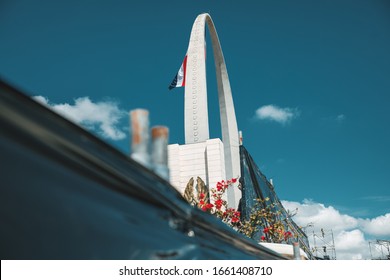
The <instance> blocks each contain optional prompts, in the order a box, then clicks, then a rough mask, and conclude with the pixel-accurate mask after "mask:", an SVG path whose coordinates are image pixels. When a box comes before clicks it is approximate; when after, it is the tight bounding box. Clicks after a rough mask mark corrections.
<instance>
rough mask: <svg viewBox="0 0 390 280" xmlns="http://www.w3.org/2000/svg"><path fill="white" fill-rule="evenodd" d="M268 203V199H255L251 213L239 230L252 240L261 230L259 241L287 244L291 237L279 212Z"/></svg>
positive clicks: (272, 204) (273, 205)
mask: <svg viewBox="0 0 390 280" xmlns="http://www.w3.org/2000/svg"><path fill="white" fill-rule="evenodd" d="M268 201H269V198H268V197H267V198H265V199H264V200H261V199H256V204H255V207H254V209H252V211H251V214H250V216H249V220H246V221H244V222H243V223H242V227H241V228H240V230H241V232H242V233H243V234H245V235H246V236H248V237H250V238H254V236H255V233H256V232H258V231H259V229H262V232H261V234H262V235H261V237H260V241H262V242H274V243H283V242H287V241H288V240H289V239H290V238H291V237H293V235H292V233H291V232H290V231H288V230H287V227H286V225H285V220H284V218H283V217H282V214H281V212H280V210H276V206H275V204H274V203H269V202H268Z"/></svg>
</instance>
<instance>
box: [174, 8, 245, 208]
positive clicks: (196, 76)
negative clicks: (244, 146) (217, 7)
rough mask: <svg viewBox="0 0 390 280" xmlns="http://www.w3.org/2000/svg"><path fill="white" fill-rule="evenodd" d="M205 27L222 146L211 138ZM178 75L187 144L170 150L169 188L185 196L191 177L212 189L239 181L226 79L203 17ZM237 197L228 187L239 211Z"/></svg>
mask: <svg viewBox="0 0 390 280" xmlns="http://www.w3.org/2000/svg"><path fill="white" fill-rule="evenodd" d="M206 23H207V26H208V29H209V33H210V37H211V43H212V48H213V54H214V61H215V68H216V76H217V84H218V100H219V110H220V119H221V130H222V141H221V140H220V139H210V137H209V123H208V109H207V84H206V58H205V56H206V54H205V28H206ZM179 72H180V71H179ZM180 74H181V76H180V77H179V79H180V82H181V85H184V84H185V97H184V99H185V101H184V103H185V104H184V124H185V129H184V130H185V144H184V145H179V144H172V145H169V147H168V161H169V162H168V164H169V169H170V181H171V183H172V185H174V186H175V187H176V188H177V189H178V190H179V191H180V192H181V193H183V192H184V188H185V186H186V184H187V183H188V181H189V180H190V179H191V178H192V177H194V178H196V177H197V176H199V177H200V178H202V179H203V180H204V181H205V182H206V184H207V185H208V186H209V187H215V184H216V183H217V182H218V181H221V180H229V179H231V178H238V177H240V175H241V174H240V173H241V171H240V151H239V134H238V128H237V121H236V114H235V111H234V104H233V98H232V92H231V88H230V82H229V77H228V73H227V68H226V64H225V59H224V56H223V53H222V49H221V45H220V42H219V39H218V35H217V31H216V29H215V26H214V23H213V21H212V19H211V17H210V15H209V14H207V13H205V14H201V15H199V16H198V17H197V18H196V20H195V22H194V24H193V27H192V31H191V36H190V41H189V45H188V50H187V54H186V57H185V59H184V61H183V65H182V68H181V73H180ZM175 82H177V79H176V80H175ZM181 85H180V86H181ZM174 86H175V85H173V86H172V87H174ZM176 86H177V85H176ZM240 198H241V193H240V190H239V189H238V188H229V190H228V192H227V200H228V203H229V206H231V207H235V208H237V206H238V203H239V200H240Z"/></svg>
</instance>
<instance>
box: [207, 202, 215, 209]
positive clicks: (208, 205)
mask: <svg viewBox="0 0 390 280" xmlns="http://www.w3.org/2000/svg"><path fill="white" fill-rule="evenodd" d="M213 207H214V205H213V204H211V203H207V204H206V208H207V209H211V208H213Z"/></svg>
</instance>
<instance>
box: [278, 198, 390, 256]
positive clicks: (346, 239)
mask: <svg viewBox="0 0 390 280" xmlns="http://www.w3.org/2000/svg"><path fill="white" fill-rule="evenodd" d="M282 203H283V205H284V207H285V208H286V209H289V210H290V211H291V210H294V209H296V208H298V212H297V214H296V215H295V216H294V217H293V219H294V221H295V222H296V223H297V224H298V225H300V226H302V227H306V226H307V225H309V224H312V225H313V224H314V228H312V227H307V232H308V237H309V241H310V244H311V246H313V245H314V237H313V236H314V234H313V232H315V233H316V234H317V233H319V234H317V236H320V235H321V233H320V230H321V229H324V230H325V231H326V230H328V231H329V230H332V232H333V237H334V243H335V249H336V256H337V259H369V258H370V257H371V255H370V250H369V241H370V239H369V238H368V236H370V238H372V239H378V238H381V237H382V238H383V237H384V238H387V239H388V238H389V237H390V213H387V214H385V215H382V216H379V217H375V218H373V219H361V218H357V217H352V216H350V215H346V214H342V213H340V211H339V210H337V209H335V208H334V207H333V206H325V205H324V204H322V203H317V202H314V201H311V200H304V201H303V202H302V203H300V202H294V201H282ZM328 241H329V240H328ZM317 246H320V244H319V241H318V240H317Z"/></svg>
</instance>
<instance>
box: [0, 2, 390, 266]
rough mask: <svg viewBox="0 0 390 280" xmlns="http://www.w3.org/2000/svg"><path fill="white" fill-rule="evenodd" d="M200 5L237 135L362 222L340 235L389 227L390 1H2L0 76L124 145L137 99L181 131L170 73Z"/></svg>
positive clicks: (259, 158) (213, 124)
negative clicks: (213, 35)
mask: <svg viewBox="0 0 390 280" xmlns="http://www.w3.org/2000/svg"><path fill="white" fill-rule="evenodd" d="M202 12H208V13H210V15H211V16H212V18H213V21H214V23H215V25H216V28H217V32H218V35H219V38H220V41H221V45H222V49H223V52H224V56H225V60H226V64H227V68H228V72H229V77H230V83H231V87H232V92H233V99H234V102H235V109H236V114H237V121H238V126H239V129H240V130H242V131H243V134H244V145H245V146H246V148H247V149H248V150H249V151H250V153H251V154H252V156H253V158H254V159H255V161H256V162H257V164H258V165H259V166H260V168H261V169H262V171H263V173H264V174H265V175H266V176H267V177H268V178H273V180H274V182H275V186H276V190H277V193H278V195H279V197H280V198H281V199H282V200H285V201H288V202H291V203H293V202H294V203H298V205H299V206H300V207H301V208H302V209H308V208H305V207H306V206H307V207H309V206H312V207H314V208H313V209H316V210H315V211H317V212H315V213H317V214H320V213H324V212H327V211H331V210H332V209H333V210H335V211H337V213H338V215H339V217H341V218H343V217H344V218H345V217H351V218H353V219H355V220H356V221H360V222H357V223H356V224H354V225H351V226H350V227H344V228H341V229H340V232H339V233H340V234H342V233H351V235H352V233H353V234H355V235H354V236H355V237H356V236H357V235H359V234H360V233H362V234H363V236H360V237H358V238H361V240H360V241H362V240H363V241H367V240H368V239H370V238H377V237H378V238H382V239H383V238H385V239H390V229H388V228H387V227H390V226H389V224H390V184H389V174H390V160H389V158H390V145H389V143H390V133H389V132H390V131H389V130H390V129H389V121H390V117H389V113H388V107H389V104H390V52H389V50H390V17H389V13H390V3H389V2H388V1H385V0H382V1H380V0H372V1H363V0H337V1H336V0H327V1H310V0H306V1H305V0H297V1H288V0H280V1H262V0H259V1H254V0H253V1H249V0H241V1H231V0H224V1H218V0H213V1H211V0H208V1H206V0H197V1H124V0H123V1H97V0H95V1H87V0H78V1H75V0H67V1H48V0H37V1H28V0H0V38H1V39H0V77H1V78H2V79H5V80H6V81H8V82H10V83H11V84H13V85H15V86H17V87H18V88H20V89H22V90H23V91H24V92H26V93H28V94H30V95H31V96H40V97H41V101H42V100H44V102H46V103H48V104H50V105H51V106H53V107H54V108H57V110H59V111H61V110H62V111H63V112H64V111H66V112H68V113H71V114H72V116H73V120H74V121H76V122H78V123H81V124H82V125H84V126H85V127H86V128H87V129H89V130H91V131H93V132H94V133H96V134H97V135H99V136H100V137H102V138H103V139H105V140H106V141H108V142H109V143H111V144H112V145H113V146H115V147H117V148H118V149H120V150H121V151H123V152H124V153H127V154H128V153H129V150H130V148H129V136H128V135H129V129H128V117H127V115H126V112H127V111H129V110H131V109H134V108H146V109H148V110H150V114H151V125H157V124H162V125H166V126H168V127H169V128H170V143H180V144H182V143H183V142H184V131H183V130H184V122H183V118H184V117H183V116H184V108H183V105H184V96H183V93H184V90H183V89H182V88H177V89H174V90H172V91H169V90H168V85H169V84H170V82H171V81H172V78H173V77H174V75H175V74H176V72H177V70H178V68H179V67H180V64H181V62H182V59H183V57H184V54H185V52H186V50H187V46H188V39H189V35H190V31H191V27H192V23H193V21H194V20H195V18H196V16H197V15H198V14H200V13H202ZM208 48H211V44H210V43H209V44H208ZM207 53H208V54H209V56H208V58H207V73H208V77H207V78H208V100H209V119H210V134H211V137H213V138H214V137H220V124H219V116H218V115H219V112H218V104H217V87H216V81H215V74H214V66H213V63H214V62H213V58H212V51H211V50H208V51H207ZM102 112H104V113H102ZM88 113H89V114H88ZM294 205H295V204H294ZM313 209H312V211H314V210H313ZM321 211H322V212H321ZM305 214H306V213H302V214H299V215H302V216H297V219H303V216H305ZM343 215H344V216H343ZM305 217H306V216H305ZM317 218H318V217H317ZM310 219H311V218H310V217H309V218H307V220H305V219H303V220H302V222H305V223H306V222H310ZM313 219H314V218H312V220H313ZM375 219H378V220H375ZM317 220H318V221H320V220H321V219H320V218H318V219H317ZM317 220H316V221H317ZM325 220H326V219H325ZM375 221H377V222H378V223H379V224H375V223H374V222H375ZM318 223H320V222H318ZM340 223H341V224H343V223H344V224H345V223H346V222H345V221H344V220H342V219H341V222H340ZM367 223H370V225H369V226H373V227H374V225H376V226H377V227H381V228H383V226H385V228H386V229H387V231H384V232H377V231H375V230H371V231H370V230H367V228H368V227H369V226H368V225H367ZM321 225H322V224H321ZM324 226H327V224H326V223H325V224H324ZM329 226H333V227H337V226H334V225H329ZM364 227H366V230H365V229H364ZM356 230H357V231H359V232H356ZM356 234H357V235H356ZM360 241H359V242H360ZM352 257H356V256H355V255H354V256H352ZM352 257H351V258H352ZM363 257H365V255H364V256H363ZM346 258H348V257H347V256H346Z"/></svg>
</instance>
